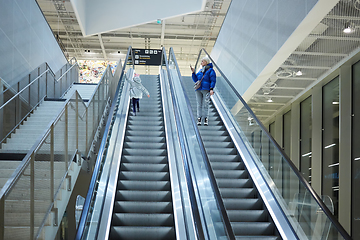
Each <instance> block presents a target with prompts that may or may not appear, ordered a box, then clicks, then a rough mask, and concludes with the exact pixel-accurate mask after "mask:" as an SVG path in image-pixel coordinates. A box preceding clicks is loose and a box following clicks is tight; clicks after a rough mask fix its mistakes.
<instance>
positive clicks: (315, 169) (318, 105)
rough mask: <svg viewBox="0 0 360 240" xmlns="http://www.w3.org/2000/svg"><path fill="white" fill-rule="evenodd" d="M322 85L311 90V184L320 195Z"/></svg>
mask: <svg viewBox="0 0 360 240" xmlns="http://www.w3.org/2000/svg"><path fill="white" fill-rule="evenodd" d="M321 143H322V86H321V85H320V84H318V85H316V86H315V87H314V88H313V90H312V142H311V149H312V159H311V186H312V187H313V189H314V190H315V191H316V193H317V194H318V195H321V176H322V168H321V163H322V154H321V148H322V145H321Z"/></svg>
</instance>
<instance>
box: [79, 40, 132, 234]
mask: <svg viewBox="0 0 360 240" xmlns="http://www.w3.org/2000/svg"><path fill="white" fill-rule="evenodd" d="M129 54H132V48H131V47H129V49H128V52H127V54H126V58H125V61H124V65H123V67H122V68H123V69H122V72H121V75H120V78H119V84H118V86H117V89H116V92H115V96H114V98H113V102H112V104H111V108H110V111H109V117H108V119H107V122H106V125H105V130H104V134H103V137H102V139H101V144H100V147H99V151H98V155H97V158H96V163H95V167H94V171H93V174H92V177H91V180H90V184H89V189H88V192H87V194H86V198H85V202H84V205H83V210H82V213H81V217H80V221H79V225H78V230H77V233H76V237H75V239H76V240H80V239H81V238H82V236H83V234H84V230H85V225H86V222H87V215H88V212H89V210H90V204H91V200H92V196H93V193H94V190H95V186H96V182H97V179H98V175H99V172H100V168H101V166H102V162H103V157H104V153H105V150H106V145H107V144H108V142H107V138H108V135H109V133H110V131H111V130H110V129H111V126H112V124H113V121H112V119H113V117H114V112H115V108H116V107H117V106H116V105H117V102H116V99H118V97H119V94H120V85H121V82H120V79H122V77H123V74H124V70H125V68H126V65H127V61H128V58H129ZM132 59H133V58H132ZM120 66H121V61H119V63H118V67H120Z"/></svg>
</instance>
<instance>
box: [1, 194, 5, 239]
mask: <svg viewBox="0 0 360 240" xmlns="http://www.w3.org/2000/svg"><path fill="white" fill-rule="evenodd" d="M4 239H5V197H4V198H2V199H0V240H4Z"/></svg>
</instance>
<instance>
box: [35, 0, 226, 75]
mask: <svg viewBox="0 0 360 240" xmlns="http://www.w3.org/2000/svg"><path fill="white" fill-rule="evenodd" d="M37 2H38V4H39V6H40V8H41V10H42V12H43V14H44V15H45V18H46V19H47V21H48V23H49V25H50V27H51V29H52V30H53V32H54V34H55V36H56V37H57V38H58V40H59V42H60V45H61V46H62V48H63V50H64V52H65V54H66V56H67V57H68V58H72V57H75V58H76V59H78V60H102V61H103V60H106V61H118V60H119V59H120V58H121V59H122V60H124V59H125V55H126V53H127V50H128V47H129V46H132V47H133V48H140V49H144V48H145V49H159V48H161V46H162V45H163V46H164V47H165V49H166V51H168V50H169V48H170V47H172V48H173V49H174V51H175V54H176V58H177V61H178V64H179V66H180V69H183V70H182V71H181V72H184V74H186V73H187V72H189V75H190V71H189V64H193V65H194V64H195V62H196V59H197V57H198V53H199V52H200V49H201V48H205V49H206V50H207V51H208V52H211V50H212V48H213V46H214V44H215V40H216V38H217V36H218V33H219V31H220V28H221V25H222V23H223V21H224V18H225V15H226V12H227V9H228V7H229V5H230V2H231V0H207V2H206V4H205V10H204V11H202V12H198V13H193V14H188V15H183V16H179V17H174V18H170V19H166V20H163V22H160V23H157V21H154V22H150V23H147V24H142V25H138V26H135V27H129V28H123V29H120V30H116V31H110V32H106V33H102V34H96V35H92V36H88V37H84V36H83V35H82V32H81V29H80V26H79V23H78V20H77V18H76V16H75V13H74V9H73V6H72V4H71V3H70V0H37ZM119 14H120V13H119ZM93 15H94V18H97V13H96V12H95V13H94V14H93ZM163 25H164V26H163ZM162 33H163V37H162ZM89 50H90V51H89ZM158 71H159V68H158V67H153V66H144V67H140V66H137V72H138V73H140V74H158Z"/></svg>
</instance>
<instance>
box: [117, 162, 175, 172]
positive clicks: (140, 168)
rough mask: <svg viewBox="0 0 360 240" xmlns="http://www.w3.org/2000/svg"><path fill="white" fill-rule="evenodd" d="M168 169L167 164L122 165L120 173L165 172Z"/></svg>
mask: <svg viewBox="0 0 360 240" xmlns="http://www.w3.org/2000/svg"><path fill="white" fill-rule="evenodd" d="M168 170H169V167H168V165H167V164H158V163H122V164H121V171H136V172H167V171H168Z"/></svg>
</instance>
